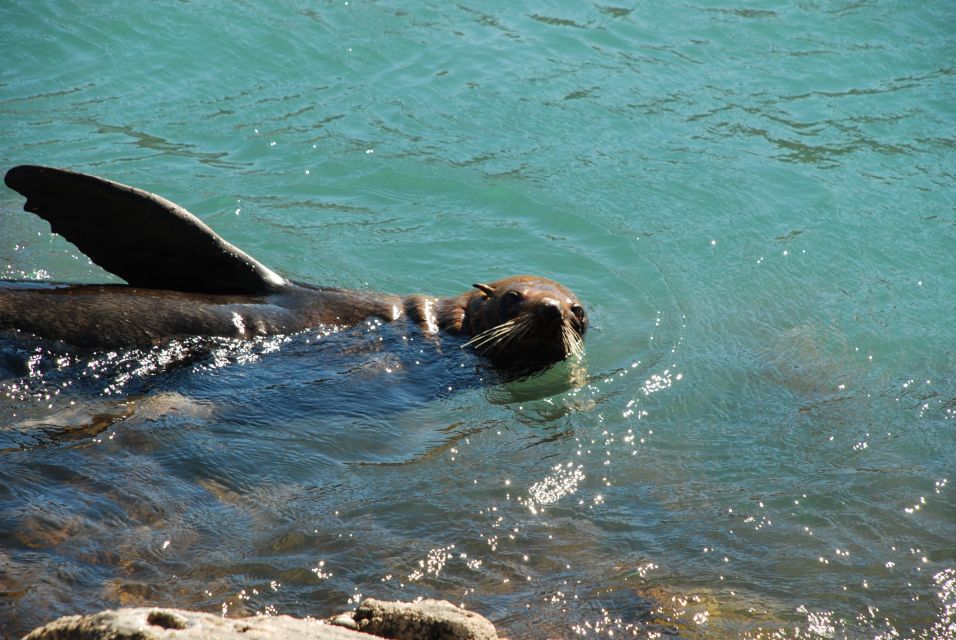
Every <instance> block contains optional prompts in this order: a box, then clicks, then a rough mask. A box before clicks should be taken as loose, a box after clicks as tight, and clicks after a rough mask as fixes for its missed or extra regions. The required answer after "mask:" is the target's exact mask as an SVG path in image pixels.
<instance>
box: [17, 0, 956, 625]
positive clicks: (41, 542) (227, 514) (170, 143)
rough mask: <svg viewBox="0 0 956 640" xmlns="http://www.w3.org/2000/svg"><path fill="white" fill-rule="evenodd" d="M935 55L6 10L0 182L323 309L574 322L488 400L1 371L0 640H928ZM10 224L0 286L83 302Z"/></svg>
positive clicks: (949, 563)
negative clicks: (574, 351) (142, 621)
mask: <svg viewBox="0 0 956 640" xmlns="http://www.w3.org/2000/svg"><path fill="white" fill-rule="evenodd" d="M954 25H956V5H953V4H952V3H947V2H928V3H896V2H889V1H881V0H875V1H873V2H831V3H818V2H801V3H782V2H766V1H765V2H751V3H746V4H743V3H739V4H736V5H735V4H732V3H731V4H726V3H723V4H718V3H712V2H702V3H697V4H678V3H634V4H627V5H624V4H621V5H609V4H584V3H577V4H572V3H557V2H551V3H531V4H528V5H526V6H521V7H516V6H515V5H514V4H512V3H485V4H480V5H474V6H466V5H454V4H449V3H392V2H375V3H368V2H356V1H352V0H350V1H349V2H344V1H339V2H305V1H304V0H285V1H280V0H263V1H261V2H254V3H253V2H214V1H208V2H193V3H190V2H155V3H138V4H136V3H125V2H97V3H87V2H83V3H81V2H75V3H74V2H54V1H50V2H43V3H40V2H7V3H3V4H2V5H0V36H2V37H0V51H2V59H3V60H4V64H3V66H2V68H0V125H2V131H3V134H2V136H3V144H2V145H0V165H2V167H3V169H4V170H5V169H6V168H8V167H10V166H13V165H15V164H19V163H25V162H31V163H43V164H52V165H57V166H63V167H69V168H73V169H78V170H83V171H88V172H92V173H96V174H99V175H103V176H105V177H109V178H112V179H115V180H120V181H122V182H126V183H128V184H133V185H136V186H139V187H143V188H146V189H150V190H152V191H156V192H158V193H160V194H162V195H164V196H166V197H168V198H170V199H172V200H174V201H176V202H179V203H180V204H182V205H184V206H186V207H187V208H188V209H190V210H191V211H193V212H194V213H196V214H197V215H199V216H200V217H202V218H203V219H204V220H205V221H206V222H208V223H209V224H210V225H212V226H213V227H214V228H215V229H216V230H217V231H219V232H220V233H221V234H222V235H223V236H225V237H226V238H227V239H229V240H230V241H232V242H234V243H236V244H237V245H239V246H240V247H242V248H243V249H245V250H246V251H247V252H249V253H251V254H252V255H254V256H256V257H257V258H259V259H260V260H261V261H263V262H264V263H266V264H268V265H269V266H271V267H273V268H275V269H276V270H278V271H281V272H282V273H284V274H285V275H288V276H290V277H294V278H297V279H302V280H307V281H311V282H316V283H322V284H331V285H338V286H347V287H353V288H360V289H362V288H370V289H374V290H382V291H388V292H393V293H408V292H417V291H421V292H427V293H431V294H437V295H448V294H452V293H457V292H459V291H462V290H464V289H466V288H468V287H469V286H470V285H471V283H472V282H475V281H480V280H489V279H493V278H495V277H498V276H503V275H506V274H510V273H523V272H528V273H536V274H541V275H546V276H550V277H554V278H556V279H558V280H560V281H562V282H563V283H564V284H566V285H567V286H569V287H570V288H571V289H573V290H574V291H575V292H576V293H577V294H578V295H579V296H580V297H581V299H582V300H584V301H585V302H586V304H587V307H588V311H589V314H590V315H591V318H592V328H593V330H592V331H591V332H590V333H589V335H588V338H587V356H586V360H585V361H584V362H582V363H580V364H577V365H575V366H564V367H559V368H558V369H557V370H555V371H552V372H549V373H548V374H547V375H545V376H543V377H540V378H536V379H533V380H527V381H522V382H512V383H503V382H501V381H498V380H496V379H494V376H493V375H488V374H487V372H486V371H485V370H484V369H482V368H481V366H480V363H479V362H477V361H476V360H475V359H474V358H473V357H472V356H470V355H469V354H467V353H464V352H461V351H460V350H459V349H457V346H456V345H437V346H436V345H432V344H427V345H422V347H421V348H420V349H419V348H417V346H416V347H410V346H409V345H408V344H407V343H405V342H403V341H402V340H401V339H400V336H398V335H396V334H395V333H394V332H393V331H391V330H390V329H389V328H388V327H360V328H358V329H356V330H354V331H350V332H345V333H342V334H337V335H334V336H321V335H312V334H307V335H303V336H295V337H290V338H288V339H273V340H268V341H263V342H260V343H256V344H246V345H237V344H224V345H213V346H212V347H209V348H208V351H207V352H206V354H205V355H204V356H203V357H201V358H199V359H198V360H197V359H195V358H194V357H193V356H191V355H189V354H187V353H186V351H185V350H177V348H175V347H170V348H169V349H168V350H166V351H163V352H158V353H150V354H141V353H131V354H123V353H118V354H92V355H91V354H63V353H55V354H52V355H51V354H50V353H47V352H41V353H37V354H35V358H34V359H33V360H32V363H33V364H32V369H31V370H30V374H29V375H25V376H22V377H11V378H8V379H6V380H4V381H3V382H2V385H3V391H4V394H3V400H2V404H0V416H3V423H2V425H0V628H2V629H4V631H5V634H6V635H7V636H11V637H15V636H18V635H19V634H22V633H23V632H25V631H26V630H28V629H30V628H32V626H34V625H36V624H39V623H41V622H43V621H46V620H48V619H50V618H52V617H55V616H59V615H66V614H73V613H78V612H87V611H93V610H98V609H101V608H105V607H114V606H119V605H141V604H142V605H152V604H163V605H177V606H184V607H191V608H198V609H202V610H205V611H211V612H221V613H224V614H225V615H230V616H233V615H251V614H254V613H264V614H274V613H279V614H293V615H299V616H303V615H312V616H325V615H329V614H331V613H333V612H336V611H340V610H343V609H347V608H349V607H350V606H354V604H355V602H356V601H357V600H358V599H360V598H361V597H367V596H375V597H385V598H401V599H412V598H415V597H419V596H427V597H440V598H446V599H449V600H452V601H454V602H457V603H462V604H464V605H465V606H467V607H469V608H471V609H474V610H476V611H478V612H480V613H482V614H483V615H485V616H487V617H489V618H490V619H492V620H493V621H494V622H495V623H496V624H497V625H498V627H499V630H500V632H501V633H502V635H506V636H508V637H512V638H525V637H528V638H543V637H571V636H583V637H597V636H607V635H608V634H609V633H610V632H613V633H614V634H615V635H621V634H628V635H630V634H635V635H638V636H652V635H653V634H654V633H658V632H663V633H670V632H675V631H676V632H677V633H679V634H680V635H681V636H683V637H690V638H735V637H750V638H817V637H819V638H831V637H833V638H844V637H847V638H877V637H879V638H890V637H903V638H945V637H956V630H954V624H956V619H954V618H956V613H954V612H956V543H954V540H956V497H954V493H953V484H954V480H953V478H952V476H953V469H954V468H956V453H954V451H956V377H954V373H953V371H954V365H956V352H954V347H953V345H954V344H956V324H954V323H953V320H952V318H953V317H954V312H956V295H954V283H956V267H954V264H956V261H954V260H953V255H954V253H956V211H954V203H956V189H954V180H953V177H954V173H956V154H954V127H956V107H954V104H956V85H954V60H956V32H954V30H956V27H954ZM21 207H22V198H20V197H19V196H18V195H17V194H15V193H13V192H12V191H9V190H7V189H2V190H0V269H2V270H3V271H2V276H3V277H5V278H17V279H41V280H47V279H48V280H53V281H101V280H104V279H107V277H108V276H106V274H103V273H102V272H100V271H99V270H98V269H97V268H96V267H95V266H93V265H91V264H89V263H88V262H87V261H86V259H85V258H83V257H82V256H79V255H78V254H77V252H76V250H75V249H73V248H72V247H71V246H70V245H68V244H67V243H66V242H64V241H63V240H62V239H60V238H55V237H52V236H50V235H49V229H48V227H47V226H46V224H45V223H43V222H42V221H41V220H38V219H33V217H32V216H30V215H29V214H26V213H23V212H22V211H21ZM104 233H108V230H104ZM16 348H19V347H17V346H16V345H13V346H10V345H8V349H14V350H15V349H16ZM24 348H26V347H24ZM44 348H46V347H44ZM476 367H477V369H476ZM449 387H450V390H449Z"/></svg>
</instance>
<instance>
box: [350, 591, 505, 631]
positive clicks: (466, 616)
mask: <svg viewBox="0 0 956 640" xmlns="http://www.w3.org/2000/svg"><path fill="white" fill-rule="evenodd" d="M352 619H353V620H355V623H356V625H357V626H358V629H359V630H360V631H364V632H365V633H371V634H373V635H376V636H380V637H382V638H394V639H395V640H464V639H466V638H467V639H468V640H497V638H498V634H497V633H496V631H495V626H494V625H493V624H491V622H489V621H488V620H487V619H486V618H483V617H481V616H480V615H478V614H477V613H472V612H471V611H466V610H465V609H459V608H458V607H456V606H455V605H453V604H452V603H450V602H448V601H446V600H422V601H421V602H385V601H383V600H373V599H372V598H368V599H367V600H364V601H363V602H362V604H360V605H359V607H358V609H356V610H355V613H353V614H352Z"/></svg>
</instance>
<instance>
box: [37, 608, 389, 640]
mask: <svg viewBox="0 0 956 640" xmlns="http://www.w3.org/2000/svg"><path fill="white" fill-rule="evenodd" d="M239 638H242V639H243V640H369V638H370V636H368V635H367V634H364V633H359V632H357V631H350V630H349V629H344V628H342V627H335V626H332V625H328V624H325V623H322V622H319V621H318V620H304V619H300V618H292V617H290V616H262V617H250V618H222V617H220V616H215V615H212V614H209V613H198V612H195V611H182V610H180V609H159V608H154V607H141V608H132V609H118V610H113V611H102V612H100V613H96V614H93V615H89V616H67V617H64V618H60V619H59V620H54V621H53V622H51V623H49V624H47V625H44V626H42V627H40V628H39V629H34V630H33V631H31V632H30V633H29V634H27V635H26V636H25V637H24V639H23V640H174V639H175V640H200V639H202V640H238V639H239Z"/></svg>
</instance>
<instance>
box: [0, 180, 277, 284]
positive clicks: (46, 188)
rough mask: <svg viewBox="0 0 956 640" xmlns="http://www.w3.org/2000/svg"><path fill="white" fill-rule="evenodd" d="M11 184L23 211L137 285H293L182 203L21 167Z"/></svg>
mask: <svg viewBox="0 0 956 640" xmlns="http://www.w3.org/2000/svg"><path fill="white" fill-rule="evenodd" d="M4 181H5V182H6V184H7V186H8V187H10V188H11V189H14V190H15V191H18V192H19V193H20V194H22V195H23V196H25V197H26V198H27V201H26V203H25V204H24V206H23V208H24V209H25V210H26V211H30V212H32V213H35V214H37V215H38V216H40V217H41V218H43V219H44V220H46V221H47V222H49V223H50V229H51V230H52V231H53V232H54V233H58V234H60V235H61V236H63V237H64V238H66V239H67V240H69V241H70V242H72V243H73V244H75V245H76V246H77V248H79V249H80V251H82V252H83V253H85V254H86V255H87V256H88V257H89V258H90V259H91V260H92V261H93V262H94V263H96V264H98V265H99V266H101V267H103V268H104V269H106V270H107V271H109V272H110V273H113V274H115V275H117V276H119V277H121V278H123V279H124V280H126V282H128V283H129V284H130V285H132V286H136V287H148V288H155V289H170V290H174V291H191V292H200V293H245V294H257V293H269V292H272V291H276V290H277V289H279V288H281V287H283V286H285V285H287V284H288V282H287V281H286V280H285V279H283V278H282V277H280V276H279V275H277V274H276V273H275V272H273V271H272V270H271V269H269V268H268V267H266V266H265V265H263V264H262V263H260V262H259V261H257V260H256V259H255V258H253V257H251V256H249V255H248V254H246V253H245V252H243V251H241V250H240V249H238V248H236V247H235V246H233V245H232V244H230V243H229V242H226V241H225V240H224V239H222V238H221V237H219V235H217V234H216V232H214V231H213V230H212V229H210V228H209V227H208V226H206V225H205V224H204V223H203V222H202V221H201V220H199V218H197V217H196V216H194V215H193V214H191V213H189V212H188V211H186V209H184V208H182V207H180V206H179V205H177V204H175V203H173V202H170V201H169V200H166V199H165V198H162V197H160V196H157V195H155V194H153V193H149V192H148V191H143V190H142V189H136V188H134V187H130V186H127V185H124V184H121V183H119V182H113V181H112V180H106V179H104V178H98V177H96V176H91V175H87V174H83V173H76V172H73V171H66V170H64V169H55V168H52V167H41V166H32V165H21V166H18V167H14V168H12V169H10V170H9V171H8V172H7V175H6V177H5V178H4Z"/></svg>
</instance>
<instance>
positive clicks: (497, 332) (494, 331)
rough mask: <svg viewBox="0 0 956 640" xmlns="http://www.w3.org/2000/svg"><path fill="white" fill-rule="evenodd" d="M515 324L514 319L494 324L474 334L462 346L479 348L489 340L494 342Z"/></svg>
mask: <svg viewBox="0 0 956 640" xmlns="http://www.w3.org/2000/svg"><path fill="white" fill-rule="evenodd" d="M514 325H515V321H514V320H509V321H508V322H504V323H502V324H499V325H496V326H494V327H492V328H490V329H487V330H485V331H482V332H481V333H479V334H477V335H475V336H474V337H473V338H472V339H471V340H469V341H468V342H466V343H465V344H464V345H462V346H464V347H475V348H480V347H482V346H485V345H487V344H488V343H489V342H491V343H493V342H496V341H497V340H498V339H499V338H500V337H501V336H502V335H503V334H507V333H509V332H511V330H512V329H513V327H514Z"/></svg>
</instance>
